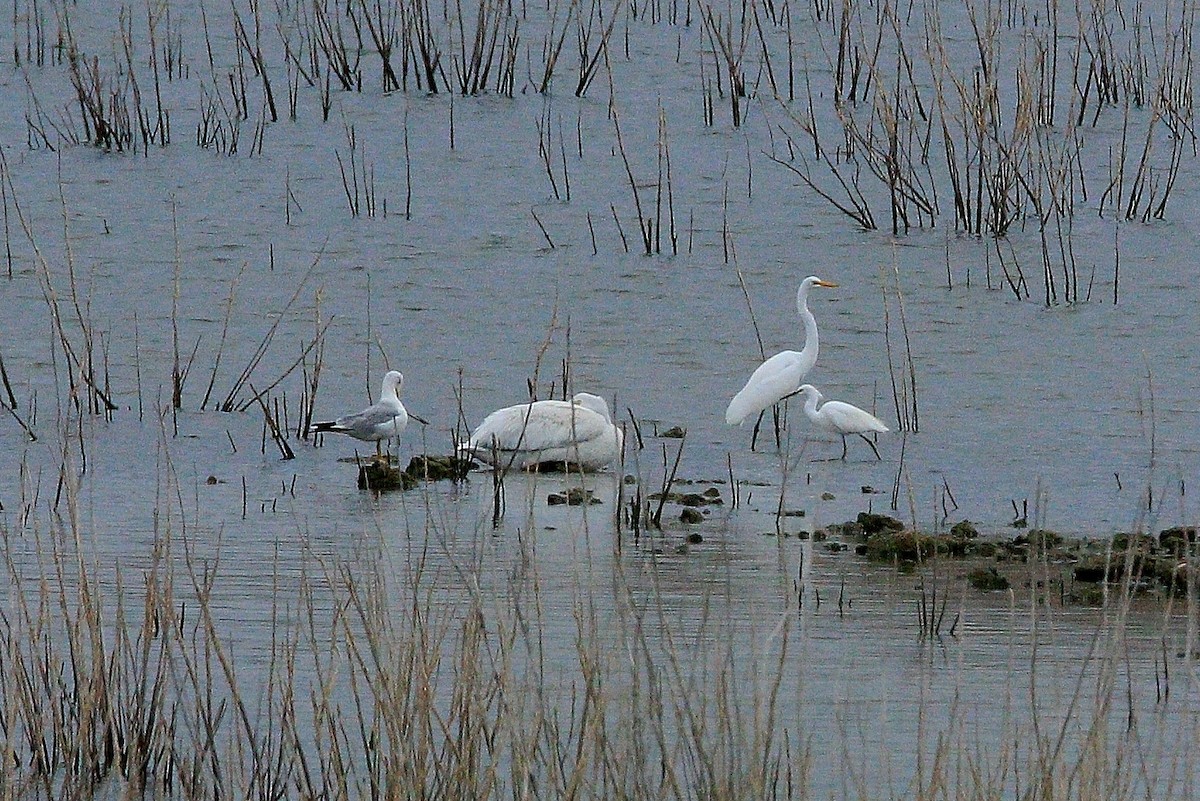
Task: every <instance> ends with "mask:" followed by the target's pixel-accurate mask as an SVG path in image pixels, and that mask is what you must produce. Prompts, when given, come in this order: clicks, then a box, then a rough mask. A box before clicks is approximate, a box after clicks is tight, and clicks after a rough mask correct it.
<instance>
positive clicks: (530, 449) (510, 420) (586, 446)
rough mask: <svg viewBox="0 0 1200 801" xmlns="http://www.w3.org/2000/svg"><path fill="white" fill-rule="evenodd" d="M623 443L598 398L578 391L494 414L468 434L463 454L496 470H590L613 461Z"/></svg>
mask: <svg viewBox="0 0 1200 801" xmlns="http://www.w3.org/2000/svg"><path fill="white" fill-rule="evenodd" d="M623 441H624V435H623V433H622V432H621V429H620V428H619V427H617V426H616V425H614V424H613V422H612V417H611V416H610V415H609V413H608V404H607V403H605V402H604V399H603V398H601V397H600V396H598V395H593V394H591V393H589V392H580V393H579V394H577V395H575V396H574V397H573V398H571V400H569V401H560V400H542V401H532V402H529V403H518V404H517V405H515V406H506V407H504V408H503V409H497V410H496V411H494V412H492V413H491V414H489V415H488V416H487V417H485V418H484V420H483V422H482V423H480V424H479V427H478V428H476V429H475V431H474V432H472V434H471V439H470V441H469V442H468V443H467V445H466V446H465V450H467V451H468V452H469V453H470V454H471V455H472V456H474V457H475V458H477V459H480V460H482V461H485V462H487V463H488V464H491V465H493V466H497V467H507V466H508V465H510V464H511V465H512V466H513V467H516V468H519V469H523V468H530V467H534V466H535V465H537V464H540V463H544V462H562V463H563V464H570V465H576V466H578V467H579V468H580V469H582V470H588V471H591V470H599V469H600V468H602V467H604V466H605V465H607V464H609V463H611V462H612V461H613V460H615V459H617V458H618V457H619V456H620V455H621V445H622V443H623Z"/></svg>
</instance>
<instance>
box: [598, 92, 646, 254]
mask: <svg viewBox="0 0 1200 801" xmlns="http://www.w3.org/2000/svg"><path fill="white" fill-rule="evenodd" d="M608 83H609V103H608V113H609V116H610V117H611V118H612V122H613V130H615V131H616V134H617V149H618V150H619V151H620V152H621V163H622V164H624V165H625V175H626V177H627V178H628V179H629V189H630V191H631V192H632V193H633V206H634V209H635V210H636V211H637V219H638V230H640V231H641V234H642V247H643V248H644V249H645V252H646V255H647V256H652V255H654V232H653V227H654V224H653V222H651V220H650V219H649V218H648V217H646V216H645V214H644V213H643V212H642V196H641V193H639V192H638V185H637V181H636V180H635V179H634V177H633V167H631V166H630V164H629V155H628V154H627V153H626V152H625V140H624V139H623V138H622V137H621V121H620V119H619V117H620V115H619V113H618V112H617V101H616V94H615V88H614V85H613V76H612V70H611V69H610V70H609V71H608ZM616 214H617V213H616V208H615V207H614V208H613V217H614V218H615V217H616ZM620 225H621V223H620V221H618V222H617V227H618V228H620ZM621 240H622V241H624V240H625V234H624V232H622V233H621ZM626 248H627V249H628V244H626Z"/></svg>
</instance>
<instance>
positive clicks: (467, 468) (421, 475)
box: [404, 454, 478, 481]
mask: <svg viewBox="0 0 1200 801" xmlns="http://www.w3.org/2000/svg"><path fill="white" fill-rule="evenodd" d="M477 466H478V463H477V462H474V461H472V460H471V459H463V458H461V457H459V456H431V455H429V454H418V455H417V456H414V457H412V458H411V459H409V460H408V467H406V468H404V472H405V473H408V474H409V475H410V476H412V477H413V478H417V479H421V480H423V481H446V480H449V481H462V480H463V479H464V478H466V477H467V473H469V472H471V469H472V468H474V467H477Z"/></svg>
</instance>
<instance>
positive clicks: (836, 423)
mask: <svg viewBox="0 0 1200 801" xmlns="http://www.w3.org/2000/svg"><path fill="white" fill-rule="evenodd" d="M798 392H799V394H801V395H803V396H804V414H805V416H807V417H808V419H809V420H811V421H812V424H813V425H814V426H815V427H817V428H819V429H821V430H822V431H828V432H830V433H833V434H840V435H841V437H842V458H843V459H845V458H846V435H847V434H858V435H859V436H860V437H862V438H863V441H864V442H866V443H867V444H868V445H870V446H871V450H873V451H875V458H876V459H879V458H881V457H880V456H879V450H878V449H877V448H876V447H875V443H874V442H872V441H871V440H869V439H867V436H866V435H867V434H869V433H871V432H879V433H881V434H882V433H884V432H886V431H888V430H889V429H888V427H887V426H886V425H884V424H883V421H882V420H880V419H879V418H878V417H876V416H875V415H873V414H871V413H870V412H868V411H865V410H863V409H860V408H858V407H857V406H854V405H852V404H849V403H843V402H842V401H825V403H824V404H822V405H821V408H819V409H818V408H817V404H818V403H820V402H821V400H822V399H823V397H824V396H823V395H821V393H820V391H819V390H818V389H817V388H816V387H814V386H813V385H812V384H804V385H803V386H801V387H800V389H799V390H798Z"/></svg>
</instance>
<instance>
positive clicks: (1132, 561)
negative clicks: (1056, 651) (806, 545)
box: [813, 512, 1197, 604]
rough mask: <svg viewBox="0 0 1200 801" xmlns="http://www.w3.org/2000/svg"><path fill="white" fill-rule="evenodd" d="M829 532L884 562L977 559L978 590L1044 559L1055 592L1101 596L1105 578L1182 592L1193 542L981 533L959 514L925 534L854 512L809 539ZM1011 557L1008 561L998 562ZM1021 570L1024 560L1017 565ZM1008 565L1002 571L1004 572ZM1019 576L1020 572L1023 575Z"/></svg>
mask: <svg viewBox="0 0 1200 801" xmlns="http://www.w3.org/2000/svg"><path fill="white" fill-rule="evenodd" d="M826 536H828V537H830V538H833V541H840V542H843V543H846V544H847V545H848V546H849V547H852V548H853V550H854V553H856V554H857V555H859V556H865V557H866V558H867V559H870V560H872V561H877V562H891V563H893V564H895V565H896V566H897V568H898V569H900V570H901V571H904V572H910V571H912V570H914V569H915V568H916V567H917V566H918V565H919V564H921V563H923V562H924V561H926V560H928V559H932V558H936V557H946V558H955V559H975V560H980V561H983V562H988V563H990V564H983V565H980V566H978V567H976V568H973V569H971V570H970V571H969V572H968V573H967V574H966V578H967V581H968V582H969V583H970V584H971V586H973V587H975V588H977V589H979V590H982V591H987V592H990V591H995V590H1002V589H1008V588H1009V587H1012V586H1016V584H1017V583H1018V582H1017V581H1016V578H1017V576H1016V575H1014V574H1013V572H1012V571H1013V570H1015V569H1018V567H1017V566H1023V565H1024V564H1025V563H1027V562H1029V561H1031V560H1039V561H1044V562H1045V564H1046V565H1047V566H1049V567H1050V568H1051V569H1052V570H1054V571H1056V572H1057V576H1056V577H1055V578H1054V579H1053V582H1055V583H1057V585H1058V586H1059V587H1060V588H1061V596H1062V598H1063V600H1069V601H1072V602H1075V603H1085V604H1092V603H1101V602H1102V601H1103V598H1104V596H1105V591H1104V587H1105V585H1108V586H1113V585H1117V584H1121V583H1123V582H1128V584H1129V586H1130V587H1131V588H1132V589H1133V591H1135V592H1139V593H1144V592H1164V593H1176V594H1178V593H1186V591H1187V586H1188V567H1189V565H1188V563H1187V560H1186V558H1185V557H1186V552H1187V548H1188V546H1189V545H1190V544H1192V543H1195V542H1196V539H1197V531H1196V529H1195V528H1189V527H1176V528H1170V529H1165V530H1163V531H1162V532H1161V533H1160V534H1159V535H1158V536H1157V537H1154V536H1149V535H1146V534H1136V535H1130V534H1116V535H1114V536H1113V537H1112V538H1111V540H1110V539H1088V538H1083V537H1068V536H1064V535H1063V534H1061V533H1060V532H1057V531H1051V530H1049V529H1037V528H1035V529H1027V530H1023V531H1021V532H1020V533H1019V534H1017V535H1016V536H1013V537H1012V538H1009V539H1000V540H996V539H984V538H983V537H981V535H980V532H979V529H978V527H977V526H976V525H975V524H974V523H972V522H971V521H969V520H961V521H959V522H957V523H955V524H954V525H953V526H951V527H950V529H949V531H946V532H940V533H936V534H931V533H928V532H923V531H914V530H913V529H910V528H908V527H907V526H905V525H904V523H903V522H901V521H900V520H898V519H896V518H894V517H890V516H888V515H881V514H872V513H869V512H862V513H860V514H859V515H858V517H857V518H856V519H854V520H849V521H846V522H844V523H838V524H833V525H830V526H827V527H826V528H824V529H818V530H817V531H816V532H814V533H813V539H814V540H819V539H822V538H823V537H826ZM1005 565H1011V566H1012V567H1011V568H1005V567H1004V566H1005ZM1019 569H1020V570H1021V571H1022V573H1021V575H1022V576H1025V572H1026V571H1027V570H1028V569H1027V568H1024V567H1020V568H1019ZM1006 570H1007V571H1008V573H1009V575H1006V574H1005V572H1006ZM1025 579H1026V583H1028V581H1027V576H1025Z"/></svg>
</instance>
